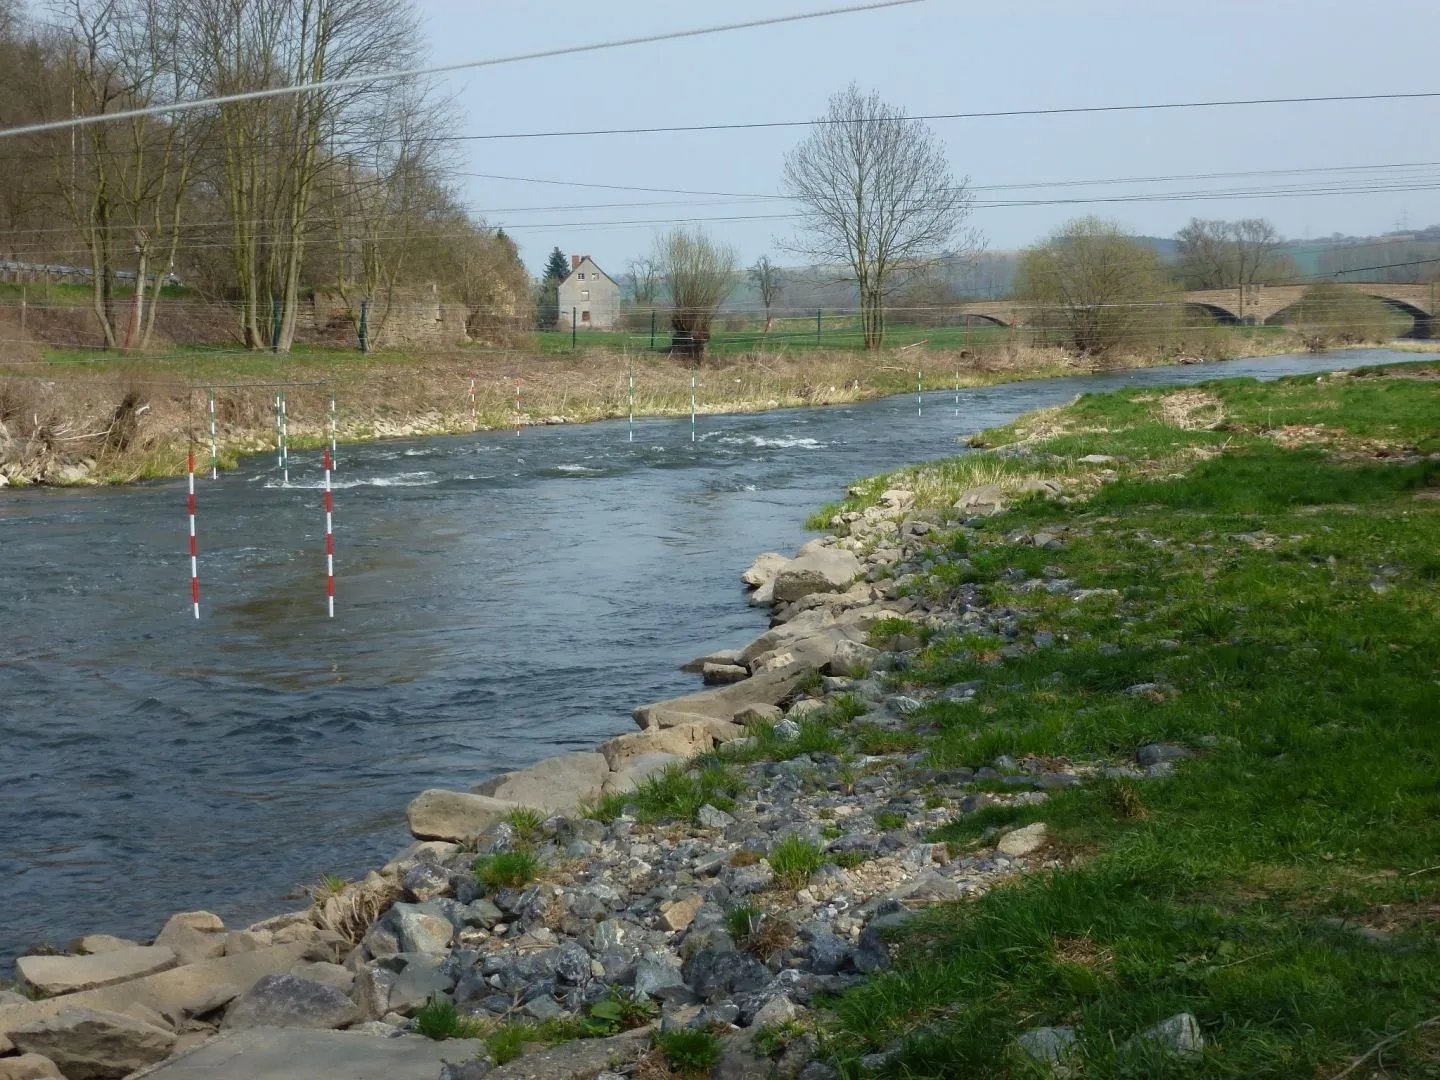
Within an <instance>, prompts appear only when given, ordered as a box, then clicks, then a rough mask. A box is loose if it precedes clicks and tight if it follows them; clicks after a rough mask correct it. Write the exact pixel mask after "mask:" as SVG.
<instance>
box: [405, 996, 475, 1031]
mask: <svg viewBox="0 0 1440 1080" xmlns="http://www.w3.org/2000/svg"><path fill="white" fill-rule="evenodd" d="M415 1030H416V1031H418V1032H419V1033H420V1034H421V1035H424V1036H425V1037H426V1038H427V1039H437V1040H439V1039H478V1038H480V1037H481V1035H483V1034H484V1031H485V1028H484V1025H483V1024H481V1023H480V1021H478V1020H475V1019H473V1018H471V1017H468V1016H463V1015H461V1013H460V1010H459V1009H457V1008H456V1007H455V1003H454V1002H453V1001H451V1000H450V999H449V998H443V997H433V998H431V999H430V1000H429V1001H427V1002H426V1003H425V1004H424V1005H422V1006H421V1007H420V1011H419V1012H417V1013H416V1014H415Z"/></svg>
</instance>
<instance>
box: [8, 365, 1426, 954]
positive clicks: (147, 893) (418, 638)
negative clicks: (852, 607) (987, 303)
mask: <svg viewBox="0 0 1440 1080" xmlns="http://www.w3.org/2000/svg"><path fill="white" fill-rule="evenodd" d="M1413 359H1416V357H1415V356H1414V355H1413V354H1411V355H1404V354H1394V353H1385V352H1376V351H1364V352H1354V353H1332V354H1328V355H1325V356H1318V357H1312V356H1291V357H1274V358H1268V359H1262V360H1247V361H1233V362H1230V363H1226V364H1215V365H1206V366H1203V367H1190V368H1160V369H1153V370H1143V371H1126V372H1118V373H1114V374H1106V375H1094V376H1085V377H1078V378H1069V379H1055V380H1048V381H1042V382H1031V383H1012V384H1008V385H1004V386H997V387H993V388H989V389H977V390H965V391H961V392H960V394H959V404H958V406H957V404H956V396H955V394H954V393H953V392H931V393H927V394H926V395H925V398H924V405H923V409H922V410H921V411H920V414H919V415H917V408H916V399H915V397H914V396H913V395H911V396H909V397H896V398H889V399H886V400H882V401H877V402H872V403H868V404H863V405H854V406H842V407H833V408H823V409H821V408H817V409H808V410H799V411H782V412H773V413H765V414H759V415H748V416H719V417H708V416H707V417H702V418H701V420H700V424H699V437H698V439H697V441H695V442H694V443H692V442H691V439H690V424H689V421H688V419H686V420H647V421H643V422H640V423H637V424H636V426H635V439H634V442H633V443H632V442H630V441H629V440H628V437H627V427H626V424H625V423H624V422H620V423H603V424H593V425H589V426H584V427H551V428H538V429H531V430H526V431H525V432H524V434H523V435H519V436H517V435H515V434H513V433H488V434H480V435H475V436H471V437H448V438H431V439H423V440H414V441H407V442H387V443H377V444H370V445H364V446H353V447H341V450H340V461H339V468H338V470H337V472H336V474H335V487H336V495H335V502H336V517H335V530H336V547H337V552H338V556H337V574H338V603H337V611H336V617H335V619H333V620H330V619H327V618H325V602H324V593H325V579H324V555H323V551H324V540H323V522H324V516H323V513H322V506H321V498H322V497H321V491H320V489H321V473H320V460H319V455H318V454H314V453H305V454H295V455H293V456H292V458H291V462H290V477H291V482H290V484H289V485H288V486H284V485H283V484H282V483H281V481H280V477H279V474H278V472H277V470H276V468H275V461H274V459H273V458H265V457H258V458H253V459H250V460H247V461H245V462H244V463H243V464H242V465H241V466H240V468H238V469H236V470H234V471H233V472H230V473H227V474H223V475H222V476H221V477H220V478H219V479H218V480H216V481H212V480H210V479H209V478H208V476H206V477H203V478H198V479H197V487H198V494H199V514H198V523H199V524H198V531H199V536H200V553H201V554H200V576H201V583H202V598H201V599H202V618H201V619H200V620H199V621H198V622H197V621H196V620H195V619H193V618H192V617H191V611H190V604H189V584H190V583H189V572H190V567H189V559H188V557H187V549H186V543H187V541H186V514H185V484H184V482H183V481H180V482H166V483H157V484H149V485H145V486H140V487H132V488H115V489H84V490H81V489H59V490H35V491H27V492H9V493H6V494H5V495H4V496H3V497H0V626H3V627H4V638H3V645H0V895H3V897H4V900H5V903H4V907H3V910H0V962H5V961H8V959H9V958H11V957H13V956H14V955H16V954H17V953H18V952H20V951H21V950H22V949H24V948H26V947H28V946H31V945H34V944H37V943H40V942H50V943H53V944H55V945H58V946H62V947H63V946H64V944H65V943H66V942H67V941H68V940H69V939H70V938H71V937H73V936H76V935H79V934H82V933H88V932H106V933H114V934H120V935H124V936H131V937H137V938H148V937H150V936H153V935H154V934H155V933H156V932H158V931H159V929H160V927H161V925H162V924H163V923H164V921H165V919H166V917H168V915H169V914H170V913H171V912H174V911H182V910H191V909H196V908H204V909H208V910H211V911H215V912H217V913H219V914H221V915H222V916H224V917H225V918H226V920H227V922H230V923H231V924H235V925H238V924H241V923H243V922H245V921H248V920H251V919H254V918H258V917H262V916H265V915H270V914H274V913H277V912H279V911H283V910H287V908H293V907H296V906H300V905H299V904H298V903H297V902H296V901H295V900H294V899H293V897H294V895H295V894H296V890H297V888H298V887H299V886H302V885H304V884H306V883H311V882H314V881H316V880H317V879H318V878H319V877H320V875H321V874H322V873H327V872H330V873H338V874H342V875H344V874H355V873H359V872H361V871H363V870H365V869H368V868H370V867H372V866H375V865H378V864H379V863H381V862H384V861H385V860H386V859H388V858H389V857H390V856H391V855H393V854H394V853H395V852H396V851H398V850H399V849H400V848H402V847H403V846H404V844H405V843H406V842H407V840H408V835H407V833H406V830H405V825H404V809H405V806H406V804H407V802H408V801H409V800H410V799H411V798H412V797H413V796H414V795H415V794H416V793H418V792H419V791H421V790H422V789H424V788H428V787H452V788H457V789H464V788H468V787H469V786H470V785H472V784H474V783H476V782H478V781H479V780H481V779H483V778H485V777H486V776H489V775H492V774H494V773H496V772H499V771H503V770H506V769H513V768H519V767H523V766H525V765H529V764H531V763H533V762H534V761H536V760H538V759H540V758H542V757H546V756H549V755H552V754H556V753H561V752H565V751H567V750H573V749H590V748H593V746H594V745H595V744H596V743H598V742H600V741H603V740H604V739H606V738H609V737H611V736H614V735H616V734H619V733H621V732H624V731H627V730H631V729H632V722H631V720H630V717H629V714H630V710H631V709H632V708H633V707H634V706H635V705H638V704H641V703H644V702H647V701H652V700H655V699H657V698H662V697H667V696H673V695H676V694H681V693H685V692H687V691H688V690H691V689H696V688H698V686H697V682H698V680H697V679H696V678H695V677H694V676H688V675H683V674H681V673H680V671H679V670H678V668H679V665H680V664H681V663H683V662H684V661H686V660H688V659H690V658H691V657H694V656H696V655H699V654H701V653H703V652H706V651H708V650H711V649H714V648H721V647H727V646H738V645H742V644H744V643H746V642H747V641H749V640H750V639H751V638H753V637H755V636H756V635H758V634H760V633H761V632H763V631H764V629H765V627H766V618H765V614H764V613H763V612H761V611H758V610H754V609H751V608H749V607H748V606H747V605H746V604H745V602H744V600H743V595H742V591H741V587H740V583H739V574H740V571H741V570H743V569H744V568H745V567H746V566H748V565H749V563H750V561H751V559H752V557H753V556H754V555H755V554H757V553H758V552H761V551H768V550H777V551H783V552H793V550H794V549H795V548H796V547H797V546H798V545H799V544H801V543H802V542H804V540H805V539H806V534H805V531H804V528H803V522H804V520H805V517H806V516H807V515H808V514H809V513H810V512H811V511H812V510H814V509H815V508H816V507H818V506H820V505H821V504H823V503H825V502H827V501H829V500H832V499H835V498H837V497H838V496H839V495H840V494H841V492H842V491H843V488H844V487H845V486H846V485H847V484H848V483H849V482H851V481H852V480H854V479H856V478H858V477H863V476H868V475H871V474H874V473H877V472H881V471H884V470H888V469H893V468H896V467H898V466H900V465H903V464H906V463H909V462H915V461H922V460H926V459H931V458H936V457H941V456H945V455H948V454H953V453H956V452H957V451H958V448H957V440H960V439H961V438H963V437H964V436H965V435H967V434H970V433H973V432H975V431H977V430H980V429H982V428H987V427H992V426H995V425H997V424H1002V423H1006V422H1008V421H1010V420H1012V419H1013V418H1015V417H1016V416H1018V415H1020V414H1021V413H1024V412H1028V411H1030V410H1032V409H1037V408H1043V407H1047V406H1053V405H1057V404H1061V403H1063V402H1066V401H1068V400H1070V399H1071V398H1073V397H1074V396H1075V395H1076V394H1078V393H1082V392H1086V391H1106V390H1114V389H1119V388H1123V387H1127V386H1164V385H1181V384H1189V383H1195V382H1199V381H1202V380H1206V379H1213V378H1217V377H1222V376H1258V377H1260V378H1273V377H1278V376H1281V375H1292V374H1298V373H1307V372H1318V371H1325V370H1334V369H1338V368H1344V367H1352V366H1357V365H1368V364H1376V363H1382V362H1389V361H1396V360H1413ZM342 405H343V403H342ZM287 896H289V897H292V899H290V900H289V901H287V899H286V898H287Z"/></svg>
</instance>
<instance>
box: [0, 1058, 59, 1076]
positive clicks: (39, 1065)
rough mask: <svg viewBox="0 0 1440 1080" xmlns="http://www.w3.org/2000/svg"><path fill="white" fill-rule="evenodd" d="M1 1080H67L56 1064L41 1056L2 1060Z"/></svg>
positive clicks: (0, 1064) (0, 1068)
mask: <svg viewBox="0 0 1440 1080" xmlns="http://www.w3.org/2000/svg"><path fill="white" fill-rule="evenodd" d="M0 1080H65V1077H64V1076H62V1075H61V1073H60V1070H59V1069H57V1068H56V1067H55V1063H54V1062H53V1061H51V1060H50V1059H49V1058H47V1057H41V1056H40V1055H39V1054H21V1055H20V1056H19V1057H4V1058H0Z"/></svg>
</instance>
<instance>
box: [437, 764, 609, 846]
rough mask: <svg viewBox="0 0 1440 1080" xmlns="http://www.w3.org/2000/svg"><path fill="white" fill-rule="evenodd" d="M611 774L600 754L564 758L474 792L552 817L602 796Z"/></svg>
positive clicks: (509, 775) (498, 779)
mask: <svg viewBox="0 0 1440 1080" xmlns="http://www.w3.org/2000/svg"><path fill="white" fill-rule="evenodd" d="M609 772H610V767H609V766H608V765H607V764H606V763H605V759H604V758H603V757H601V756H600V755H599V754H561V755H560V756H559V757H553V758H547V759H545V760H544V761H542V762H540V763H539V764H537V765H533V766H531V767H530V768H528V769H522V770H520V771H519V772H512V773H506V774H505V775H503V776H497V777H495V778H494V779H491V780H486V781H485V782H484V783H483V784H477V785H476V786H475V787H474V788H473V789H472V790H473V791H474V793H475V794H476V795H488V796H491V797H493V798H496V799H503V800H504V801H506V802H508V803H514V804H518V805H520V806H530V807H534V808H535V809H537V810H543V811H546V812H548V813H567V812H569V811H571V810H574V809H575V807H576V806H577V805H579V804H580V803H582V802H589V801H590V800H592V799H594V798H596V797H597V796H599V794H600V789H601V787H602V786H603V785H604V783H605V779H606V776H607V774H608V773H609ZM417 835H418V834H417Z"/></svg>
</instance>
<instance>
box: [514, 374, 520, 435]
mask: <svg viewBox="0 0 1440 1080" xmlns="http://www.w3.org/2000/svg"><path fill="white" fill-rule="evenodd" d="M520 417H521V412H520V380H519V379H516V380H515V434H516V435H519V434H520Z"/></svg>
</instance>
